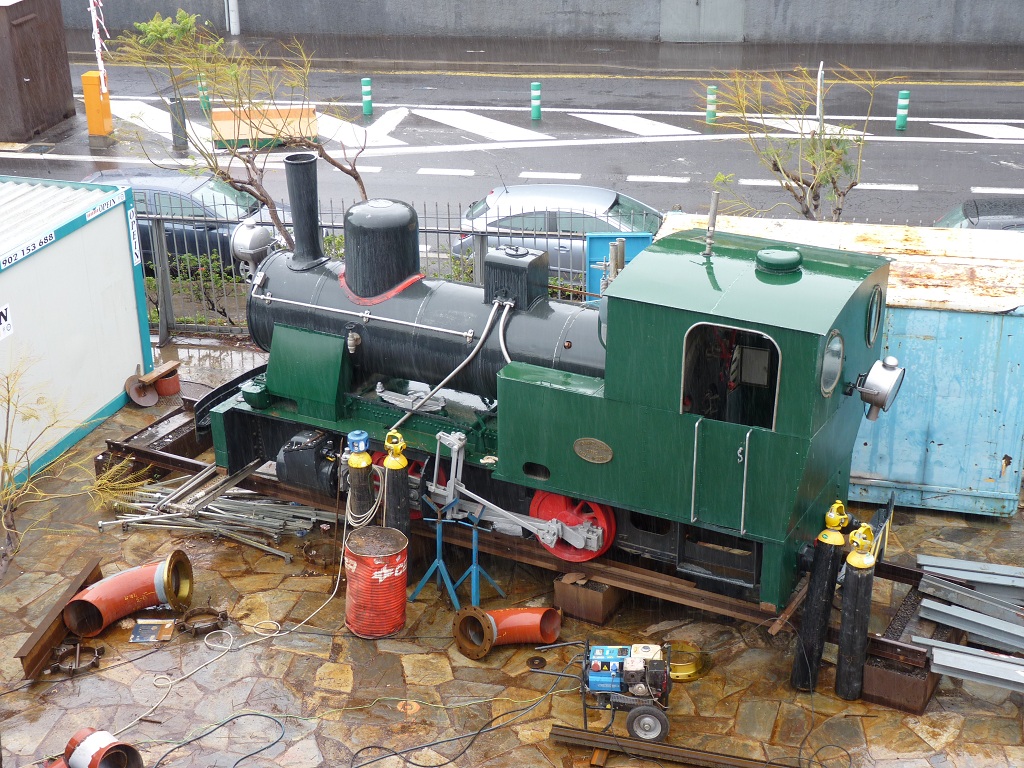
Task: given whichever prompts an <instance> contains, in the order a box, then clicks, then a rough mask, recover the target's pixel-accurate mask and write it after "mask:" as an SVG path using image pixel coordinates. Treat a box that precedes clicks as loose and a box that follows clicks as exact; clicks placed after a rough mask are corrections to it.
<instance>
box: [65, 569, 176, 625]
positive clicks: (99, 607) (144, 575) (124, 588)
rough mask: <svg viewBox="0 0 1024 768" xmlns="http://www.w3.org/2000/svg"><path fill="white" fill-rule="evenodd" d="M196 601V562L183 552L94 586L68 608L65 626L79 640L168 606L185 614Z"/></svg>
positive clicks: (66, 609) (115, 575)
mask: <svg viewBox="0 0 1024 768" xmlns="http://www.w3.org/2000/svg"><path fill="white" fill-rule="evenodd" d="M191 601H192V563H190V562H189V559H188V557H187V556H186V555H185V553H184V552H182V551H181V550H180V549H176V550H174V551H173V552H171V554H169V555H168V556H167V557H166V558H164V559H163V560H154V561H153V562H151V563H146V564H145V565H138V566H136V567H135V568H129V569H128V570H127V571H121V572H120V573H115V574H114V575H113V576H108V577H107V578H105V579H102V580H101V581H97V582H96V583H95V584H92V585H90V586H88V587H86V588H85V589H83V590H82V591H81V592H79V593H78V594H77V595H75V596H74V597H73V598H71V601H70V602H69V603H68V604H67V606H66V607H65V608H64V624H65V625H67V628H68V629H69V630H71V631H72V632H74V633H75V634H76V635H78V636H79V637H95V636H96V635H98V634H99V633H100V632H102V631H103V630H104V629H106V628H107V627H108V626H109V625H110V624H111V622H114V621H117V620H118V619H120V618H122V617H124V616H127V615H128V614H130V613H134V612H135V611H137V610H139V609H141V608H150V607H152V606H155V605H162V604H164V603H166V604H167V605H170V606H171V607H172V608H174V609H175V610H178V611H181V610H184V609H185V608H187V607H188V605H189V603H190V602H191Z"/></svg>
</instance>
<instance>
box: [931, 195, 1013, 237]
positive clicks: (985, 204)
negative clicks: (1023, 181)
mask: <svg viewBox="0 0 1024 768" xmlns="http://www.w3.org/2000/svg"><path fill="white" fill-rule="evenodd" d="M935 226H936V227H950V228H954V229H975V228H976V229H1013V230H1017V231H1020V232H1024V195H1021V196H1019V197H976V198H971V199H970V200H965V201H964V202H963V203H961V204H960V205H958V206H957V207H956V208H954V209H953V210H952V211H950V212H949V213H947V214H946V215H945V216H943V217H942V218H941V219H939V220H938V221H937V222H935Z"/></svg>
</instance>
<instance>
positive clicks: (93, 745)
mask: <svg viewBox="0 0 1024 768" xmlns="http://www.w3.org/2000/svg"><path fill="white" fill-rule="evenodd" d="M46 768H143V766H142V754H141V753H140V752H139V750H137V749H136V748H135V747H133V746H132V745H131V744H126V743H124V742H123V741H118V740H117V739H115V738H114V737H113V736H112V735H111V734H109V733H108V732H107V731H97V730H96V729H95V728H80V729H79V730H78V731H76V732H75V735H74V736H72V737H71V740H70V741H68V745H67V746H66V747H64V757H62V758H59V759H57V760H54V761H53V762H52V763H48V764H47V766H46Z"/></svg>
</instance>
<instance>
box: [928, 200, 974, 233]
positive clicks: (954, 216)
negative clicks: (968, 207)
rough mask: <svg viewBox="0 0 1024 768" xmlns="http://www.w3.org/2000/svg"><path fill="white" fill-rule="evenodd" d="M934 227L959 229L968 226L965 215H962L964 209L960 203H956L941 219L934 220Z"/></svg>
mask: <svg viewBox="0 0 1024 768" xmlns="http://www.w3.org/2000/svg"><path fill="white" fill-rule="evenodd" d="M935 226H936V227H948V228H950V229H959V228H961V227H966V226H968V222H967V217H966V216H964V209H963V206H962V205H958V206H957V207H956V208H954V209H953V210H952V211H950V212H949V213H947V214H946V215H945V216H943V217H942V218H941V219H939V220H938V221H936V222H935Z"/></svg>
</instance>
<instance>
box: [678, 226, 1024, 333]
mask: <svg viewBox="0 0 1024 768" xmlns="http://www.w3.org/2000/svg"><path fill="white" fill-rule="evenodd" d="M707 225H708V217H707V216H699V215H693V214H686V213H670V214H668V215H667V216H666V217H665V224H664V226H663V227H662V229H661V232H659V236H663V235H666V234H669V233H671V232H677V231H680V230H685V229H694V228H698V229H706V228H707ZM716 229H717V231H718V232H730V233H735V234H743V235H755V236H758V237H768V238H771V239H773V240H782V241H786V242H792V243H797V244H806V245H817V246H821V247H827V248H836V249H839V250H843V251H857V252H860V253H871V254H876V255H879V256H887V257H889V258H890V259H892V260H893V262H892V264H891V265H890V268H889V290H888V291H887V295H886V303H887V304H888V305H889V306H892V307H912V308H920V309H940V310H950V311H955V312H982V313H987V314H1001V313H1006V312H1012V311H1013V310H1015V309H1017V308H1018V307H1021V306H1024V233H1021V232H1003V231H995V230H981V229H938V228H936V227H907V226H893V225H886V224H854V223H847V222H839V223H833V222H819V221H803V220H799V219H759V218H753V217H747V216H719V217H718V221H717V224H716Z"/></svg>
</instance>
